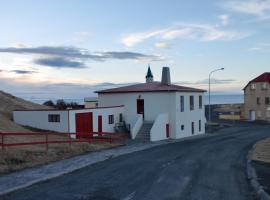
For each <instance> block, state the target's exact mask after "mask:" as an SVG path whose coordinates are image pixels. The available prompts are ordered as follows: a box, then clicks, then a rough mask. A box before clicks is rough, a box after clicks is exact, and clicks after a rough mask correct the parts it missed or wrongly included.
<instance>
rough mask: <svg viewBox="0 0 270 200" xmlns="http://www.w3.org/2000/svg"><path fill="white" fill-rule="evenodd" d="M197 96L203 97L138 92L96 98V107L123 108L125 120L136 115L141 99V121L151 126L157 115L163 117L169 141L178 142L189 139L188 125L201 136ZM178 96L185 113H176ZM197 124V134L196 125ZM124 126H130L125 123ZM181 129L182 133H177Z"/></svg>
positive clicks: (203, 123)
mask: <svg viewBox="0 0 270 200" xmlns="http://www.w3.org/2000/svg"><path fill="white" fill-rule="evenodd" d="M191 95H192V96H194V110H193V111H190V110H189V96H191ZM199 95H202V97H203V93H202V92H201V93H194V92H191V93H183V92H168V93H165V92H141V93H116V94H99V96H98V97H99V104H100V106H117V105H125V108H126V112H125V116H126V117H125V118H126V119H128V118H129V117H128V115H136V114H137V99H139V98H140V99H144V114H145V115H144V120H145V121H151V122H154V121H155V120H156V118H157V116H158V115H159V114H162V113H167V114H168V121H169V126H170V138H182V137H187V136H190V135H191V122H194V124H195V127H194V128H195V133H194V134H201V133H205V122H206V120H205V114H204V98H202V108H201V109H199ZM180 96H184V99H185V103H184V106H185V109H184V112H180ZM199 120H201V131H200V132H199V130H198V129H199V128H198V124H199ZM127 123H130V122H129V121H127ZM181 125H184V127H185V128H184V130H181Z"/></svg>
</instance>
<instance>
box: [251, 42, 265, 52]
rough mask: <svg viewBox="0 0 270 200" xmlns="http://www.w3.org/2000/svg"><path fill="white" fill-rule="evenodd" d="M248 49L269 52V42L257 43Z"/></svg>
mask: <svg viewBox="0 0 270 200" xmlns="http://www.w3.org/2000/svg"><path fill="white" fill-rule="evenodd" d="M248 50H249V51H257V52H264V53H265V52H270V43H258V44H256V45H255V46H254V47H251V48H249V49H248Z"/></svg>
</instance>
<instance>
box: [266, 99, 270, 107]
mask: <svg viewBox="0 0 270 200" xmlns="http://www.w3.org/2000/svg"><path fill="white" fill-rule="evenodd" d="M269 104H270V100H269V97H265V105H269Z"/></svg>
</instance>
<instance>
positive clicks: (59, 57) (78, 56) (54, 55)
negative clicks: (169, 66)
mask: <svg viewBox="0 0 270 200" xmlns="http://www.w3.org/2000/svg"><path fill="white" fill-rule="evenodd" d="M0 53H15V54H33V55H37V56H42V58H35V59H34V61H33V62H34V63H35V64H39V65H45V66H50V67H58V68H84V67H85V62H86V61H87V60H92V61H98V62H103V61H106V60H111V59H118V60H126V59H130V60H140V61H144V60H150V61H159V60H163V59H164V58H162V57H161V56H159V55H148V54H143V53H138V52H130V51H99V52H89V51H88V50H87V49H82V48H77V47H67V46H57V47H55V46H40V47H20V48H16V47H8V48H0Z"/></svg>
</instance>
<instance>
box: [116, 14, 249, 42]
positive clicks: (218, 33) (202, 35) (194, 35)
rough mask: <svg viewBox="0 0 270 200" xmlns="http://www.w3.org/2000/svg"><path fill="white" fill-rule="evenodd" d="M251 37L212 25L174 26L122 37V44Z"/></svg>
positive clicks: (247, 34) (224, 39)
mask: <svg viewBox="0 0 270 200" xmlns="http://www.w3.org/2000/svg"><path fill="white" fill-rule="evenodd" d="M223 18H224V16H223ZM225 18H226V17H225ZM223 20H224V19H223ZM249 35H250V33H244V32H238V31H231V30H221V29H220V28H218V27H216V26H212V25H210V24H179V25H177V26H172V27H168V28H164V29H157V30H153V31H146V32H137V33H131V34H128V35H126V36H124V37H122V39H121V42H122V43H123V44H124V45H126V46H128V47H131V46H134V45H136V44H138V43H141V42H143V41H145V40H147V39H158V40H174V39H189V40H196V41H204V42H207V41H230V40H238V39H242V38H244V37H247V36H249Z"/></svg>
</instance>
